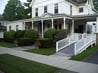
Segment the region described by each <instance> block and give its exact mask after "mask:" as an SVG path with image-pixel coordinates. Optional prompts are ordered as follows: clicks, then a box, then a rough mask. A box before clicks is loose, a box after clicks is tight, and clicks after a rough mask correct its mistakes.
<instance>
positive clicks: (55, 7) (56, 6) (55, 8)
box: [54, 4, 58, 13]
mask: <svg viewBox="0 0 98 73" xmlns="http://www.w3.org/2000/svg"><path fill="white" fill-rule="evenodd" d="M54 12H55V13H58V4H55V6H54Z"/></svg>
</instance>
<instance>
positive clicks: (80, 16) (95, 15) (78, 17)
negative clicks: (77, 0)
mask: <svg viewBox="0 0 98 73" xmlns="http://www.w3.org/2000/svg"><path fill="white" fill-rule="evenodd" d="M96 17H98V13H94V14H88V15H74V16H72V18H73V19H87V18H96Z"/></svg>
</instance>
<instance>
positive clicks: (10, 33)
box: [4, 30, 16, 42]
mask: <svg viewBox="0 0 98 73" xmlns="http://www.w3.org/2000/svg"><path fill="white" fill-rule="evenodd" d="M15 34H16V33H15V31H13V30H11V31H8V32H5V33H4V39H5V41H7V42H14V40H15Z"/></svg>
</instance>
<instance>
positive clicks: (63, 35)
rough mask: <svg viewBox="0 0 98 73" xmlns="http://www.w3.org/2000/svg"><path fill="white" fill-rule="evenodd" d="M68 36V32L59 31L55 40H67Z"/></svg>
mask: <svg viewBox="0 0 98 73" xmlns="http://www.w3.org/2000/svg"><path fill="white" fill-rule="evenodd" d="M67 35H68V31H67V30H64V29H62V30H58V32H57V34H56V35H55V40H56V41H58V40H61V39H64V38H66V37H67Z"/></svg>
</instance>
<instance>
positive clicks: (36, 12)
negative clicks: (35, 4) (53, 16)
mask: <svg viewBox="0 0 98 73" xmlns="http://www.w3.org/2000/svg"><path fill="white" fill-rule="evenodd" d="M35 15H36V16H38V8H36V9H35Z"/></svg>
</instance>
